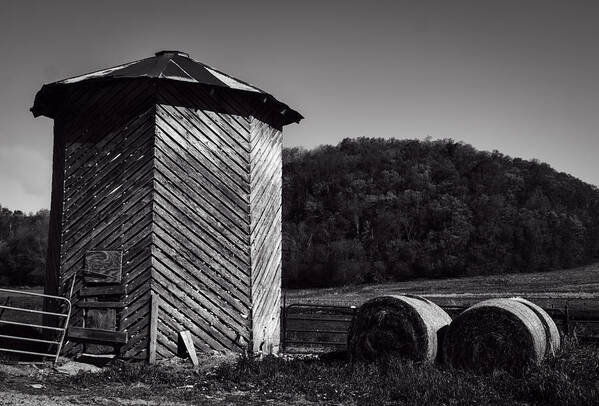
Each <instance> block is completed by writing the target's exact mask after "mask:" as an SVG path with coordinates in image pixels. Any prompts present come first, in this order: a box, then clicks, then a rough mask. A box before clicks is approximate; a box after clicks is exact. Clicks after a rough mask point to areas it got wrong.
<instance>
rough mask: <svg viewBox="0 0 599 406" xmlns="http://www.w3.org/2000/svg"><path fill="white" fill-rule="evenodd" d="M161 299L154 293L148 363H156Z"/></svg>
mask: <svg viewBox="0 0 599 406" xmlns="http://www.w3.org/2000/svg"><path fill="white" fill-rule="evenodd" d="M159 300H160V298H159V297H158V295H156V294H155V293H154V292H152V298H151V302H152V303H151V309H150V339H149V340H148V341H149V348H148V363H150V364H154V363H155V362H156V337H157V335H158V311H159V307H158V302H159Z"/></svg>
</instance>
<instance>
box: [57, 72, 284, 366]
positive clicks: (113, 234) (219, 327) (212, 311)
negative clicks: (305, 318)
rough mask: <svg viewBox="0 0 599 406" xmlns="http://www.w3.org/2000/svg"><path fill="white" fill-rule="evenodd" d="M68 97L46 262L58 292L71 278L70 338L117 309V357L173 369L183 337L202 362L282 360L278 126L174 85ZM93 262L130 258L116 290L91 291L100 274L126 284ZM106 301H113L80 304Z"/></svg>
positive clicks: (231, 102) (236, 103)
mask: <svg viewBox="0 0 599 406" xmlns="http://www.w3.org/2000/svg"><path fill="white" fill-rule="evenodd" d="M92 90H93V91H92ZM90 92H91V93H90ZM70 98H71V99H70V100H71V102H72V103H71V104H72V105H76V106H77V107H76V108H75V109H72V110H71V111H68V112H64V113H63V114H62V116H61V118H60V119H57V123H58V122H60V125H59V126H57V128H58V129H59V130H57V136H56V144H55V145H56V147H55V149H60V151H55V162H57V163H56V169H55V170H58V171H59V172H60V173H59V174H58V175H57V176H56V182H55V187H56V188H59V186H63V189H62V191H61V192H60V193H59V192H57V193H55V196H54V194H53V207H54V206H58V209H57V210H54V211H55V214H53V215H55V216H58V217H60V218H58V217H57V222H56V224H55V225H54V227H55V228H58V229H59V230H60V232H58V233H57V232H56V230H54V234H53V236H54V237H53V238H54V244H57V246H58V247H59V248H60V250H58V248H56V247H55V248H54V251H52V255H53V256H52V260H53V261H55V262H56V261H57V259H56V258H57V257H58V259H59V267H58V268H57V270H56V274H55V277H52V273H51V272H50V273H49V275H50V276H49V277H50V279H52V280H55V282H56V286H57V289H58V291H60V292H63V291H64V289H65V286H66V283H65V281H68V280H69V279H70V277H72V276H73V275H77V279H76V285H75V292H78V293H77V294H75V297H74V298H73V302H74V307H73V316H72V323H71V325H73V326H81V325H83V322H84V320H83V314H84V313H83V312H84V309H87V310H86V311H88V312H90V311H100V307H101V306H108V307H111V308H114V309H116V329H117V331H118V332H122V333H124V334H127V337H128V339H127V342H126V343H124V344H123V345H122V346H121V347H120V353H119V354H120V356H121V357H123V358H133V359H144V360H149V361H155V360H159V359H160V358H164V357H171V356H174V355H176V353H177V341H178V335H179V332H180V331H184V330H185V331H189V333H190V336H191V339H192V340H193V346H194V347H195V348H197V349H198V351H203V352H211V351H214V350H216V351H231V350H232V351H245V350H249V351H253V352H259V351H262V352H267V353H269V352H277V351H278V347H279V307H280V279H281V184H282V180H281V132H280V130H278V129H277V128H276V127H277V125H273V122H276V120H274V121H270V120H269V119H268V115H267V114H266V113H264V112H256V111H255V110H256V109H255V108H254V107H252V106H249V105H248V104H247V103H243V102H241V101H240V100H238V99H236V98H235V97H231V98H227V99H224V98H222V97H220V96H218V95H217V96H211V95H209V94H207V93H206V92H202V91H199V90H197V91H196V90H190V89H187V90H185V91H183V90H182V89H180V88H177V87H173V86H170V85H169V84H168V83H161V85H160V86H155V84H154V83H152V82H147V81H139V82H137V84H134V83H129V82H127V83H122V84H118V85H117V84H114V85H111V86H108V87H102V86H100V87H93V88H89V89H88V88H77V89H73V90H72V94H71V95H70ZM136 100H137V101H136ZM157 101H159V102H158V103H157ZM252 109H253V110H252ZM250 111H255V113H256V114H255V115H254V116H252V115H250V114H249V112H250ZM255 117H260V119H258V118H255ZM61 140H64V142H62V141H61ZM61 142H62V143H61ZM61 148H62V149H61ZM61 154H63V155H62V156H64V159H62V158H61ZM61 160H62V161H63V163H64V165H61ZM59 175H60V176H59ZM59 184H60V185H59ZM59 199H60V201H58V200H59ZM55 200H56V201H57V203H56V204H54V201H55ZM89 251H95V252H100V251H104V252H108V251H115V252H116V251H118V252H122V261H121V263H122V269H121V280H120V283H121V284H122V288H119V289H117V288H116V287H117V286H119V287H120V286H121V284H118V285H114V289H107V288H104V287H103V288H100V287H93V286H85V287H84V286H83V277H84V275H85V274H86V273H87V274H88V275H86V276H87V277H88V279H87V281H88V282H89V281H92V279H89V277H90V276H91V277H93V278H96V279H95V280H94V281H95V282H100V280H99V276H98V275H97V274H101V273H102V272H104V274H106V273H108V274H109V275H110V279H111V280H112V281H114V282H118V277H117V274H118V272H117V273H114V271H116V270H117V267H115V266H114V265H116V262H115V261H114V258H111V257H108V256H104V257H102V258H100V255H99V254H96V255H98V257H97V258H95V259H94V258H91V261H90V258H87V260H86V258H85V253H86V252H89ZM49 255H50V253H49ZM96 259H100V261H95V260H96ZM94 261H95V262H94ZM49 263H51V262H49ZM90 264H91V266H90ZM94 264H97V266H96V265H94ZM107 265H108V267H107ZM106 269H110V270H111V271H110V272H106V271H105V270H106ZM84 270H85V271H84ZM90 273H91V274H90ZM103 281H104V282H106V279H103ZM47 286H48V289H52V281H49V282H48V284H47ZM101 295H112V296H110V297H105V298H103V299H102V300H106V301H107V302H99V301H87V302H86V303H85V304H83V302H82V299H83V298H93V297H99V296H101ZM88 300H89V299H88ZM108 301H109V302H108ZM158 302H159V303H160V305H159V306H158V305H157V304H156V303H158ZM156 306H158V307H156ZM157 308H158V309H159V311H158V310H157ZM92 309H98V310H92ZM102 311H104V310H103V309H102ZM65 348H66V353H67V354H73V353H74V352H76V351H77V350H78V349H79V347H78V346H77V345H76V344H75V343H69V344H67V345H66V346H65Z"/></svg>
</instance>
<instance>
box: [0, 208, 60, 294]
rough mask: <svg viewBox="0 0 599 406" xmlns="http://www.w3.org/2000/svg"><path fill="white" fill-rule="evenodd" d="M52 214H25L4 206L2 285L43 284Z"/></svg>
mask: <svg viewBox="0 0 599 406" xmlns="http://www.w3.org/2000/svg"><path fill="white" fill-rule="evenodd" d="M49 214H50V213H49V211H48V210H40V211H38V212H37V213H30V214H25V213H23V212H22V211H20V210H15V211H12V210H9V209H8V208H6V207H2V205H0V285H13V286H15V285H17V286H18V285H41V284H43V281H44V272H45V264H46V249H47V246H48V221H49V217H50V216H49Z"/></svg>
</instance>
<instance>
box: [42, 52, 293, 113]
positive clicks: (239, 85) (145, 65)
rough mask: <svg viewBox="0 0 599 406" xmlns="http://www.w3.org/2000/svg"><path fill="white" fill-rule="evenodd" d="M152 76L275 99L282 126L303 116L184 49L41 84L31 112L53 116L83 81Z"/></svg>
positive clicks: (271, 100)
mask: <svg viewBox="0 0 599 406" xmlns="http://www.w3.org/2000/svg"><path fill="white" fill-rule="evenodd" d="M137 78H150V79H156V80H172V81H177V82H184V83H188V84H190V85H193V84H195V85H203V86H209V87H215V88H225V89H228V90H229V91H232V92H234V93H239V94H241V95H246V96H247V97H256V96H259V97H262V98H266V100H269V101H270V102H272V104H273V106H274V107H275V108H276V110H277V111H278V113H279V114H281V115H282V117H281V119H282V123H283V125H286V124H290V123H298V122H299V121H300V120H301V119H302V118H303V116H302V115H301V114H300V113H298V112H297V111H295V110H293V109H292V108H290V107H289V106H287V105H286V104H284V103H282V102H280V101H278V100H277V99H275V98H274V97H273V96H272V95H270V94H269V93H267V92H265V91H264V90H261V89H259V88H257V87H255V86H253V85H251V84H249V83H247V82H244V81H242V80H239V79H237V78H234V77H232V76H230V75H227V74H226V73H223V72H221V71H219V70H217V69H214V68H213V67H210V66H208V65H205V64H203V63H201V62H197V61H195V60H193V59H191V58H190V57H189V54H187V53H185V52H181V51H160V52H157V53H156V54H155V55H154V56H153V57H151V58H146V59H141V60H138V61H134V62H129V63H125V64H122V65H118V66H114V67H112V68H107V69H102V70H98V71H95V72H91V73H86V74H84V75H80V76H75V77H72V78H68V79H64V80H61V81H58V82H53V83H50V84H46V85H44V86H42V88H41V89H40V91H39V92H38V93H37V94H36V96H35V102H34V105H33V107H32V108H31V112H32V113H33V115H34V116H35V117H38V116H40V115H44V116H47V117H50V118H54V110H53V109H52V108H49V106H52V105H54V104H55V103H56V102H60V100H57V98H59V97H60V94H61V90H62V89H64V88H66V87H70V86H76V85H77V84H81V83H91V82H101V81H112V80H123V79H125V80H126V79H137Z"/></svg>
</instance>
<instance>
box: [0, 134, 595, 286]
mask: <svg viewBox="0 0 599 406" xmlns="http://www.w3.org/2000/svg"><path fill="white" fill-rule="evenodd" d="M283 165H284V166H283V283H284V285H285V286H287V287H326V286H338V285H344V284H358V283H364V282H384V281H400V280H408V279H414V278H441V277H448V276H461V275H488V274H501V273H514V272H538V271H547V270H553V269H561V268H570V267H575V266H578V265H583V264H587V263H590V262H593V261H596V260H597V258H599V190H598V189H597V188H596V187H595V186H591V185H589V184H586V183H584V182H582V181H580V180H578V179H576V178H574V177H572V176H570V175H567V174H564V173H558V172H556V171H555V170H553V169H551V167H549V166H548V165H547V164H544V163H540V162H537V161H527V160H523V159H518V158H510V157H508V156H505V155H502V154H501V153H499V152H493V153H489V152H481V151H477V150H476V149H474V148H473V147H471V146H470V145H466V144H463V143H459V142H454V141H452V140H442V141H418V140H393V139H391V140H389V139H373V138H360V139H354V140H352V139H346V140H343V141H342V142H341V143H340V144H339V145H337V146H322V147H319V148H316V149H314V150H311V151H306V150H303V149H298V148H291V149H285V150H284V151H283ZM47 236H48V211H47V210H40V211H39V212H38V213H35V214H29V215H27V214H23V213H22V212H21V211H18V210H17V211H11V210H8V209H7V208H3V207H2V206H0V284H40V283H42V281H43V273H44V268H45V266H44V263H45V251H46V245H47Z"/></svg>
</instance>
